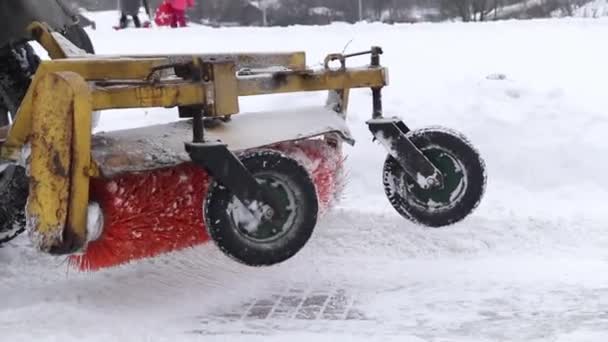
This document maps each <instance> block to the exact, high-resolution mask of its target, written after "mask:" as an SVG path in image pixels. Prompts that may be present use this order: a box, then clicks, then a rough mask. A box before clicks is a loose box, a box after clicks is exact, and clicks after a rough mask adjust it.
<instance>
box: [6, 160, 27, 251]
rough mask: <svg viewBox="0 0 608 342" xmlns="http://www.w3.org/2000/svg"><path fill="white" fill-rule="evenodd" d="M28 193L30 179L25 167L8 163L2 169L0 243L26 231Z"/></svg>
mask: <svg viewBox="0 0 608 342" xmlns="http://www.w3.org/2000/svg"><path fill="white" fill-rule="evenodd" d="M2 167H4V166H0V168H2ZM28 193H29V189H28V180H27V177H26V174H25V169H24V168H23V167H20V166H16V165H8V166H6V167H5V168H4V170H2V171H0V245H1V244H3V243H6V242H8V241H10V240H12V239H14V238H15V237H17V236H18V235H19V234H21V233H22V232H23V231H24V229H25V203H26V201H27V196H28Z"/></svg>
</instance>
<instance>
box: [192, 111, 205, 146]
mask: <svg viewBox="0 0 608 342" xmlns="http://www.w3.org/2000/svg"><path fill="white" fill-rule="evenodd" d="M193 114H194V115H193V117H192V135H193V137H192V142H194V143H203V142H205V126H204V123H203V111H202V110H194V113H193Z"/></svg>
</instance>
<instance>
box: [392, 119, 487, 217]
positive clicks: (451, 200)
mask: <svg viewBox="0 0 608 342" xmlns="http://www.w3.org/2000/svg"><path fill="white" fill-rule="evenodd" d="M408 138H409V139H410V140H411V141H412V142H413V143H414V145H416V147H418V148H419V149H420V150H421V151H422V152H423V154H424V155H425V156H426V157H427V158H428V159H429V161H431V163H433V164H434V165H435V167H436V168H437V169H439V171H440V172H441V174H442V175H443V180H444V181H443V185H442V186H441V187H438V188H430V189H423V188H421V187H420V186H419V185H418V184H417V183H416V182H415V180H414V179H412V178H411V177H410V176H409V175H407V174H406V173H405V171H404V170H403V168H402V167H401V165H400V164H399V162H398V161H397V160H396V159H395V158H393V157H392V156H390V155H389V156H388V157H387V159H386V161H385V164H384V170H383V184H384V189H385V193H386V195H387V197H388V199H389V201H390V203H391V204H392V206H393V207H394V208H395V209H396V210H397V212H398V213H399V214H400V215H401V216H403V217H405V218H406V219H408V220H410V221H412V222H415V223H417V224H421V225H425V226H429V227H444V226H448V225H451V224H454V223H457V222H459V221H461V220H463V219H464V218H465V217H467V216H468V215H470V214H471V213H472V212H473V210H475V208H476V207H477V206H478V205H479V202H480V201H481V198H482V197H483V194H484V191H485V185H486V173H485V164H484V161H483V160H482V158H481V157H480V156H479V153H478V152H477V151H476V150H475V148H474V147H473V146H472V145H471V144H470V143H469V142H468V140H467V139H466V138H465V137H464V136H462V135H461V134H459V133H456V132H454V131H450V130H445V129H442V128H429V129H422V130H416V131H411V132H409V133H408Z"/></svg>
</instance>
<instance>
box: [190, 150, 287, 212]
mask: <svg viewBox="0 0 608 342" xmlns="http://www.w3.org/2000/svg"><path fill="white" fill-rule="evenodd" d="M186 151H187V152H188V154H189V155H190V158H191V159H192V161H193V162H194V163H195V164H197V165H198V166H200V167H202V168H204V169H205V170H206V171H207V172H208V173H209V174H210V175H211V177H213V179H214V180H216V181H217V182H219V183H220V184H221V185H223V186H225V187H226V188H228V189H229V190H230V192H231V193H232V194H233V195H234V196H235V197H236V198H238V199H239V200H240V201H241V203H243V204H244V205H245V207H247V209H248V210H249V211H250V212H251V213H252V214H253V215H254V216H256V217H259V218H268V217H266V215H267V214H268V213H267V212H260V211H257V210H261V209H263V208H258V209H257V210H254V209H252V208H251V207H250V206H249V205H250V204H251V203H253V202H254V201H259V202H260V203H263V204H265V205H267V206H269V207H270V208H271V209H275V208H276V203H275V202H276V201H275V200H274V197H273V196H270V195H269V194H267V192H266V191H265V189H264V188H263V187H261V186H260V185H259V183H258V182H257V180H256V179H255V177H254V176H253V175H252V174H251V173H250V172H249V170H247V168H246V167H245V165H243V163H241V161H240V160H239V158H238V157H237V156H236V155H235V154H234V153H232V152H231V151H230V150H229V149H228V147H227V145H226V144H224V143H222V142H219V141H218V142H210V141H208V142H192V143H186ZM272 212H273V211H270V213H272Z"/></svg>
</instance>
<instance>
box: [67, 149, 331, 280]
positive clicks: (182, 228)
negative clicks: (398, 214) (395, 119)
mask: <svg viewBox="0 0 608 342" xmlns="http://www.w3.org/2000/svg"><path fill="white" fill-rule="evenodd" d="M271 148H272V149H276V150H279V151H281V152H283V153H285V154H287V155H289V156H291V157H293V158H295V159H296V160H298V161H300V163H302V165H304V167H306V169H307V170H308V171H309V173H310V174H311V178H312V179H313V181H314V183H315V185H316V187H317V195H318V197H319V207H320V212H321V214H323V213H324V212H326V211H327V209H328V208H329V207H330V206H331V204H332V202H333V200H334V199H335V198H336V192H337V191H339V190H340V188H341V187H340V182H341V170H342V161H343V159H342V156H341V151H340V150H339V149H337V148H334V147H331V146H330V145H328V144H327V143H326V142H325V141H323V140H305V141H301V142H289V143H281V144H277V145H274V146H272V147H271ZM209 182H210V179H209V177H208V175H207V173H206V172H205V171H204V170H202V169H201V168H200V167H198V166H196V165H194V164H192V163H184V164H180V165H177V166H174V167H170V168H164V169H159V170H153V171H148V172H139V173H128V174H124V175H120V176H118V177H116V178H112V179H95V180H94V181H92V183H91V199H92V200H94V201H97V202H98V203H99V204H100V206H101V208H102V211H103V215H104V230H103V233H102V235H101V237H100V238H99V239H98V240H96V241H93V242H91V243H90V244H89V245H88V247H87V250H86V252H85V253H84V254H81V255H74V256H71V257H70V260H69V262H70V264H72V265H74V266H75V267H76V268H78V269H80V270H83V271H85V270H91V271H94V270H99V269H101V268H107V267H112V266H116V265H120V264H124V263H127V262H129V261H133V260H138V259H144V258H150V257H154V256H157V255H160V254H164V253H168V252H173V251H178V250H181V249H184V248H188V247H192V246H196V245H199V244H202V243H204V242H206V241H208V240H209V237H208V235H207V233H206V229H205V226H204V221H203V209H202V208H203V201H204V195H205V194H206V193H207V188H208V186H209Z"/></svg>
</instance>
